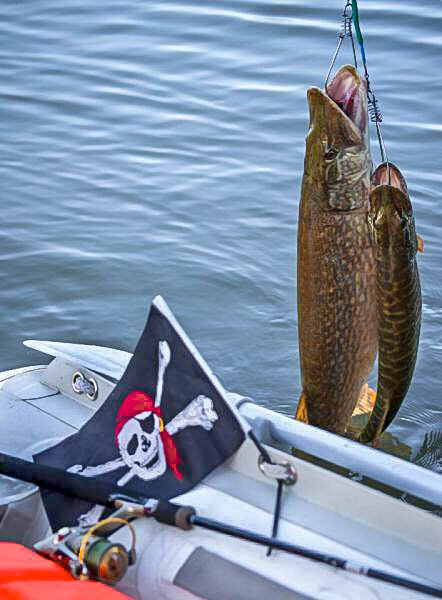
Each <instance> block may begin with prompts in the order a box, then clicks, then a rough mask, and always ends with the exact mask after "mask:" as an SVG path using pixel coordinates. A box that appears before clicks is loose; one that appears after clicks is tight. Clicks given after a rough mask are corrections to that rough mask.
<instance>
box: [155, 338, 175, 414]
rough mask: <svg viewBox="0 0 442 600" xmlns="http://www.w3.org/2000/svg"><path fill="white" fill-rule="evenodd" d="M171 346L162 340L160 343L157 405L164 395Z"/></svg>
mask: <svg viewBox="0 0 442 600" xmlns="http://www.w3.org/2000/svg"><path fill="white" fill-rule="evenodd" d="M170 358H171V355H170V348H169V344H168V343H167V342H166V341H165V340H162V341H161V342H160V343H159V344H158V381H157V389H156V394H155V406H156V407H158V406H160V404H161V396H162V395H163V382H164V372H165V370H166V368H167V365H168V364H169V363H170Z"/></svg>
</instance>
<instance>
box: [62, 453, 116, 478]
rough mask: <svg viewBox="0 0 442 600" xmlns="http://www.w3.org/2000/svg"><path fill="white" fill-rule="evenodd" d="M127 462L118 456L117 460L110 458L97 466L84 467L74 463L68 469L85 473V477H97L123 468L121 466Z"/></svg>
mask: <svg viewBox="0 0 442 600" xmlns="http://www.w3.org/2000/svg"><path fill="white" fill-rule="evenodd" d="M125 466H126V464H125V462H124V460H123V459H122V458H121V457H120V458H116V459H115V460H110V461H109V462H106V463H104V464H103V465H97V466H96V467H83V465H72V467H69V469H67V471H68V473H78V474H79V475H83V477H96V476H97V475H104V474H105V473H111V472H112V471H116V469H121V467H125Z"/></svg>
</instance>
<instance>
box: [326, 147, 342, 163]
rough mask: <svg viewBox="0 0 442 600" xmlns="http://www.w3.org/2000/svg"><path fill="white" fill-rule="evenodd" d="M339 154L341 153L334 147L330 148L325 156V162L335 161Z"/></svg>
mask: <svg viewBox="0 0 442 600" xmlns="http://www.w3.org/2000/svg"><path fill="white" fill-rule="evenodd" d="M338 152H339V151H338V149H337V148H335V147H334V146H331V148H329V149H328V150H327V151H326V153H325V154H324V158H325V160H333V159H334V158H336V156H337V155H338Z"/></svg>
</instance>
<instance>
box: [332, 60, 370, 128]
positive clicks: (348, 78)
mask: <svg viewBox="0 0 442 600" xmlns="http://www.w3.org/2000/svg"><path fill="white" fill-rule="evenodd" d="M325 91H326V93H327V94H328V96H329V97H330V98H331V99H332V100H333V102H335V103H336V104H337V105H338V106H339V108H340V109H341V110H342V111H343V112H344V113H345V114H346V115H347V117H348V118H349V119H351V121H352V122H353V123H354V124H355V125H356V127H357V128H358V129H359V131H360V132H361V133H362V134H364V133H365V131H366V128H367V121H368V119H367V88H366V84H365V82H364V81H363V80H362V79H361V76H360V75H359V73H358V72H357V70H356V69H355V68H354V67H352V66H350V65H345V66H344V67H341V68H340V69H339V71H338V72H337V73H336V75H335V76H334V77H333V79H332V80H331V81H330V82H329V83H328V84H327V88H326V90H325Z"/></svg>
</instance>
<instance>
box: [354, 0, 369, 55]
mask: <svg viewBox="0 0 442 600" xmlns="http://www.w3.org/2000/svg"><path fill="white" fill-rule="evenodd" d="M351 11H352V15H353V23H354V26H355V30H356V36H357V38H358V42H359V46H360V48H361V55H362V61H363V63H364V65H365V64H366V59H365V49H364V38H363V37H362V32H361V26H360V24H359V9H358V2H357V0H352V1H351Z"/></svg>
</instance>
